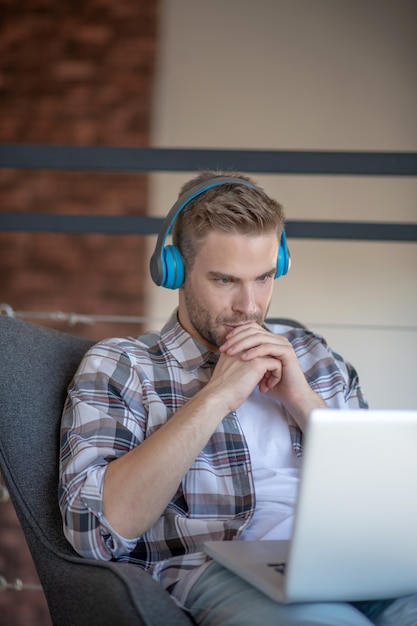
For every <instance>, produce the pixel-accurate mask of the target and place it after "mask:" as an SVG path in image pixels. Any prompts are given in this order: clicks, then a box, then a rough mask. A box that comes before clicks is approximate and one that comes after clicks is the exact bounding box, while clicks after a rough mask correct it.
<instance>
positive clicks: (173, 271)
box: [150, 176, 290, 289]
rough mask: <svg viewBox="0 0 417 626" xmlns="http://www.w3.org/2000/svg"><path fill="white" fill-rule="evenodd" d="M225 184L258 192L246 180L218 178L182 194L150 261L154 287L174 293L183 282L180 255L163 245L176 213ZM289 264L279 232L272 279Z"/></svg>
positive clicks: (182, 265) (283, 232)
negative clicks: (275, 271)
mask: <svg viewBox="0 0 417 626" xmlns="http://www.w3.org/2000/svg"><path fill="white" fill-rule="evenodd" d="M227 184H234V185H244V186H245V187H249V188H251V189H257V190H259V191H261V189H260V188H259V187H257V186H256V185H254V184H253V183H251V182H249V181H247V180H243V179H241V178H236V177H231V176H218V177H216V178H209V179H208V180H205V181H204V182H202V183H199V184H198V185H194V186H193V187H191V188H190V189H189V190H188V191H186V192H185V193H183V194H182V195H181V196H180V197H179V198H178V200H177V201H176V202H175V204H174V205H173V207H172V208H171V209H170V211H169V213H168V215H167V216H166V218H165V219H164V221H163V223H162V227H161V230H160V231H159V234H158V238H157V241H156V245H155V250H154V252H153V254H152V257H151V260H150V271H151V276H152V280H153V281H154V283H155V284H156V285H158V286H162V287H167V288H168V289H178V288H179V287H181V285H182V283H183V281H184V274H185V269H184V262H183V260H182V257H181V253H180V251H179V250H178V248H177V247H176V246H165V242H166V240H167V238H168V235H169V234H170V232H171V230H172V226H173V224H174V222H175V220H176V219H177V216H178V215H179V213H180V212H181V211H182V210H183V209H184V208H185V207H186V206H187V204H189V203H190V202H191V201H192V200H194V198H196V197H197V196H200V195H201V194H203V193H204V192H205V191H208V190H209V189H213V187H219V186H220V185H227ZM289 264H290V257H289V252H288V249H287V245H286V237H285V231H284V229H283V231H282V235H281V242H280V248H279V253H278V261H277V274H276V275H275V277H276V278H278V276H282V275H283V274H286V273H287V271H288V269H289Z"/></svg>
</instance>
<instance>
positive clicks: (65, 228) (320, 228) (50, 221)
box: [0, 213, 417, 241]
mask: <svg viewBox="0 0 417 626" xmlns="http://www.w3.org/2000/svg"><path fill="white" fill-rule="evenodd" d="M162 222H163V218H162V217H161V218H159V217H145V216H128V215H119V216H109V215H53V214H48V213H0V230H4V231H12V230H14V231H31V232H54V233H102V234H103V233H104V234H107V235H153V234H156V233H158V232H159V229H160V228H161V226H162ZM286 232H287V235H288V237H291V238H300V239H357V240H361V239H362V240H375V241H417V224H387V223H379V222H326V221H302V220H289V221H288V222H287V223H286Z"/></svg>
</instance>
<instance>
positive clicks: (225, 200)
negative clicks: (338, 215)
mask: <svg viewBox="0 0 417 626" xmlns="http://www.w3.org/2000/svg"><path fill="white" fill-rule="evenodd" d="M223 176H227V177H233V178H236V179H237V181H236V182H231V183H224V184H221V185H218V186H216V187H212V188H210V189H207V191H204V192H203V193H202V194H200V195H198V196H196V197H195V198H194V199H193V200H191V201H190V202H189V203H188V204H187V205H186V206H185V207H184V209H183V210H182V211H181V212H180V213H179V215H178V217H177V219H176V220H175V222H174V225H173V229H172V240H173V244H174V245H175V246H176V247H177V248H178V249H179V251H180V253H181V256H182V258H183V260H184V264H185V266H186V267H192V265H193V263H194V259H195V257H196V254H197V250H198V246H199V244H201V243H202V241H204V239H205V237H206V236H207V234H208V233H209V232H210V231H212V230H217V231H221V232H224V233H238V234H242V235H263V234H266V233H271V232H276V233H277V238H279V237H280V236H281V232H282V229H283V225H284V219H285V217H284V210H283V208H282V206H281V204H279V203H278V202H277V201H276V200H274V199H272V198H270V197H269V196H268V195H267V194H266V193H265V192H264V190H263V189H261V188H260V187H258V186H257V185H256V183H255V182H254V181H253V180H252V179H251V178H250V177H249V176H245V175H243V174H241V173H239V172H229V171H228V172H224V171H210V170H205V171H203V172H202V173H200V174H199V175H198V176H196V177H195V178H193V179H191V180H190V181H188V182H187V183H186V184H185V185H183V187H182V188H181V190H180V194H179V196H182V195H183V194H184V193H186V192H187V191H189V190H190V189H191V188H192V187H194V186H195V185H198V184H200V183H204V182H205V181H209V180H211V179H215V178H219V177H223ZM239 179H240V180H242V181H245V182H247V183H250V184H251V185H253V186H248V185H245V184H242V185H240V184H239Z"/></svg>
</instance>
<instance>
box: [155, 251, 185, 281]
mask: <svg viewBox="0 0 417 626" xmlns="http://www.w3.org/2000/svg"><path fill="white" fill-rule="evenodd" d="M162 267H163V274H164V276H163V279H162V283H161V286H162V287H166V288H167V289H179V287H181V285H182V283H183V282H184V276H185V268H184V261H183V260H182V256H181V253H180V251H179V250H178V248H177V247H176V246H166V247H165V248H163V250H162Z"/></svg>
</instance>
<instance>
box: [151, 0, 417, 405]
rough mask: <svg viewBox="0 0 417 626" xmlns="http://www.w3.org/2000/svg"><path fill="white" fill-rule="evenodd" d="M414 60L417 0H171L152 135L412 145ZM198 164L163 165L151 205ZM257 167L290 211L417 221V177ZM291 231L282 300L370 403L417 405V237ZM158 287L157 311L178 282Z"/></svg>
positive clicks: (283, 312)
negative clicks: (355, 378) (332, 236)
mask: <svg viewBox="0 0 417 626" xmlns="http://www.w3.org/2000/svg"><path fill="white" fill-rule="evenodd" d="M416 76H417V4H416V3H415V1H414V0H390V1H388V0H291V1H290V0H288V1H284V0H257V2H253V1H250V0H211V2H202V1H196V0H162V2H161V39H160V55H159V61H158V74H157V83H156V89H155V96H154V115H153V130H152V140H153V145H154V146H159V147H198V148H210V147H212V148H248V149H255V148H259V149H301V150H303V149H311V150H322V149H323V150H324V149H329V150H388V151H391V150H392V151H416V150H417V123H416V111H417V81H416ZM190 175H193V173H183V174H174V173H170V174H155V175H153V178H152V185H151V187H152V211H153V212H154V214H155V215H161V216H162V215H165V214H166V212H167V211H168V210H169V208H170V206H171V205H172V204H173V202H174V200H175V198H176V195H177V190H178V187H179V186H180V184H182V182H184V181H185V180H186V179H187V178H189V177H190ZM255 178H256V179H257V181H258V182H259V183H260V184H261V185H263V186H264V187H265V189H266V190H267V191H268V192H269V193H270V194H271V195H274V196H275V197H276V198H277V199H278V200H280V201H281V202H282V203H283V204H284V206H285V209H286V213H287V217H288V219H291V220H293V219H325V220H326V219H328V220H338V219H340V220H364V221H372V220H374V221H395V222H416V221H417V202H416V201H417V180H416V179H415V178H414V179H411V178H401V177H395V178H378V177H352V176H337V177H329V176H282V175H262V176H259V175H256V176H255ZM289 245H290V249H291V254H292V268H291V272H290V274H289V275H288V276H287V277H285V278H283V279H281V280H279V281H277V283H276V288H275V295H274V298H273V302H272V306H271V310H270V314H271V315H272V316H286V317H295V318H298V319H300V320H301V321H303V322H304V323H307V324H308V325H309V326H310V327H311V328H312V329H313V330H316V331H318V332H320V333H322V334H323V335H324V336H325V337H326V338H327V340H328V342H329V343H330V345H331V346H332V347H333V348H334V349H336V350H338V351H340V352H341V353H342V354H343V355H344V356H346V357H347V358H349V359H350V360H351V361H352V362H353V363H354V364H355V366H356V367H357V369H358V370H359V373H360V375H361V379H362V383H363V386H364V389H365V392H366V394H367V396H368V398H369V400H370V402H371V404H372V406H374V407H381V408H391V407H400V408H411V407H414V408H417V384H416V371H417V323H416V322H417V315H416V313H417V289H416V270H417V245H416V244H414V243H405V244H401V243H369V242H350V241H345V242H331V241H324V240H309V241H307V240H297V239H292V240H290V241H289ZM152 246H153V241H149V255H150V253H151V248H152ZM147 300H148V314H149V315H150V316H151V317H152V318H154V321H153V322H152V323H151V324H150V326H152V327H158V326H160V321H159V320H164V319H166V317H167V316H168V314H169V311H170V310H171V309H172V308H173V307H174V306H175V305H176V302H177V294H176V292H171V291H169V290H166V289H162V288H157V287H155V286H154V285H151V284H149V288H148V298H147Z"/></svg>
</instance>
